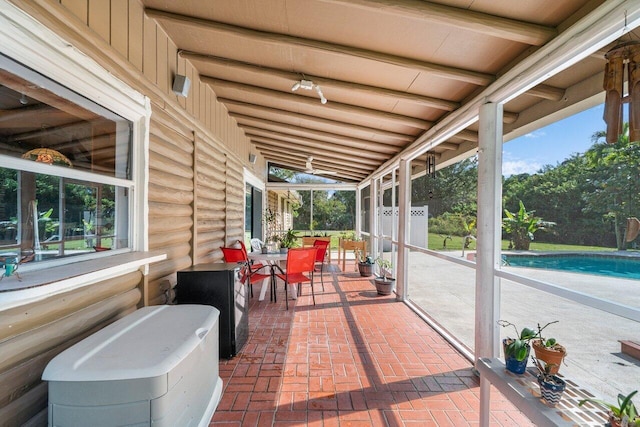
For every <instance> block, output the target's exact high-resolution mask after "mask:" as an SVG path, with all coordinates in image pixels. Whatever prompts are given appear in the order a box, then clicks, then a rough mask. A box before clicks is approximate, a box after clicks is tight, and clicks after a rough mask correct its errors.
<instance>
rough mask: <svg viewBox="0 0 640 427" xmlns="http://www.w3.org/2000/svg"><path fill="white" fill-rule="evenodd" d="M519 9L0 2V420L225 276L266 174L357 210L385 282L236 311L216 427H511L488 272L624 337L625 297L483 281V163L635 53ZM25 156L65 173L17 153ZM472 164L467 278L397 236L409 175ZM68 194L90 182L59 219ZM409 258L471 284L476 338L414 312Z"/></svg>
mask: <svg viewBox="0 0 640 427" xmlns="http://www.w3.org/2000/svg"><path fill="white" fill-rule="evenodd" d="M522 3H523V2H513V1H511V0H505V1H493V0H486V1H484V0H483V1H441V2H427V1H417V0H354V1H352V0H313V1H311V0H286V1H285V0H270V1H211V2H208V1H201V0H190V1H179V2H178V1H175V2H167V1H162V0H140V1H133V0H132V1H121V0H113V1H111V2H106V1H104V2H103V1H83V0H80V1H66V0H62V1H59V2H55V1H49V0H35V1H27V0H0V24H2V25H0V42H1V43H0V53H1V55H0V65H1V66H2V73H0V78H1V79H2V81H1V83H2V88H1V89H2V91H1V92H2V96H3V100H4V102H5V104H3V107H2V109H3V112H2V116H1V118H2V120H0V130H1V131H2V137H3V139H2V141H0V142H1V145H0V149H1V152H0V168H2V169H1V170H2V172H3V173H6V175H7V176H9V178H10V179H11V182H12V183H15V185H13V187H10V186H7V190H6V198H5V199H6V201H5V199H3V206H2V207H3V210H2V213H3V215H4V216H3V217H2V218H0V219H1V220H2V223H3V224H7V225H9V226H14V225H15V230H16V231H15V232H13V233H12V234H6V236H4V237H3V239H4V240H3V241H2V247H1V248H0V249H1V251H2V255H3V256H4V257H6V258H13V259H15V260H16V261H15V264H16V265H17V266H18V265H19V266H20V270H19V274H20V275H21V276H20V277H18V276H17V275H12V274H11V272H13V270H11V268H9V269H8V270H7V269H6V267H5V272H7V271H10V273H8V274H7V273H5V274H6V277H4V279H3V282H2V288H0V291H2V292H0V318H1V319H2V320H1V321H0V327H1V328H0V350H1V352H2V354H3V356H4V357H3V360H2V361H0V384H2V387H0V420H2V421H4V420H7V421H6V423H7V424H9V425H22V424H28V425H43V424H44V423H46V419H47V411H48V409H47V384H46V383H45V382H43V381H42V380H41V373H42V371H43V369H44V366H45V365H46V364H47V362H48V361H49V360H51V359H52V358H53V357H55V355H57V354H59V353H60V352H61V351H63V350H65V349H66V348H67V347H69V346H70V345H72V344H73V343H74V342H77V341H79V340H81V339H82V338H84V337H86V336H88V335H90V334H92V333H94V332H95V331H97V330H100V329H102V328H104V327H105V326H107V325H109V324H110V323H112V322H113V321H115V320H117V319H119V318H121V317H123V316H126V315H127V314H129V313H131V312H134V311H136V310H137V309H138V308H140V307H144V306H152V305H164V304H173V303H174V302H175V287H176V285H177V272H178V271H181V270H184V269H186V268H190V267H191V266H194V265H197V264H206V263H217V262H220V261H222V251H221V248H222V247H225V246H230V245H233V244H235V243H236V242H237V241H238V240H239V239H243V238H244V237H245V236H246V235H247V234H246V233H247V230H249V234H251V237H254V238H264V237H265V235H264V233H263V229H262V218H263V214H264V212H265V210H266V208H267V207H269V206H271V200H270V196H271V195H272V194H276V196H275V197H274V200H275V204H274V206H276V207H277V209H282V212H283V216H285V215H284V214H286V215H290V214H291V204H290V201H289V200H287V201H286V202H285V201H284V199H283V198H282V197H280V196H279V195H278V194H287V193H288V192H289V191H296V190H304V189H305V188H306V187H304V188H303V187H299V186H296V185H295V184H293V183H288V182H278V183H276V182H269V170H270V167H279V168H286V169H290V170H296V171H300V172H304V173H309V174H313V175H317V176H323V177H326V178H331V179H334V180H336V181H337V182H336V183H335V184H326V185H314V188H316V189H319V190H327V191H330V190H349V191H354V192H355V194H356V196H355V214H356V221H355V232H356V234H357V237H358V238H361V239H364V240H366V241H367V242H368V247H369V248H370V252H371V254H372V255H373V256H374V257H376V256H386V257H388V258H389V259H391V261H392V263H393V271H394V274H395V276H396V283H397V286H396V289H395V293H394V294H393V295H392V296H390V297H384V298H378V297H374V290H373V287H372V286H371V284H370V282H369V281H368V280H363V279H361V278H359V277H358V276H356V275H355V274H354V273H351V271H352V270H353V264H351V265H349V264H348V265H347V269H346V271H344V272H339V271H335V270H334V271H332V272H331V273H330V274H328V275H327V278H328V277H331V280H329V281H325V282H328V285H327V284H326V287H327V289H326V291H325V292H318V294H317V304H316V306H313V305H312V304H310V301H309V300H308V298H307V297H306V296H303V297H301V298H300V299H299V300H298V301H297V302H296V303H295V308H293V307H290V309H289V310H286V309H285V308H284V298H279V299H278V301H279V302H278V303H277V304H272V303H269V301H262V302H258V301H257V299H253V300H252V303H251V304H252V305H251V309H250V313H249V315H250V327H251V337H250V340H249V342H248V344H247V345H246V347H245V348H244V349H243V351H242V354H241V355H240V356H238V357H236V358H235V359H232V360H230V361H224V360H223V361H221V365H220V367H221V371H222V372H223V379H224V381H225V391H224V394H223V396H222V400H221V402H220V405H219V407H218V411H217V412H216V414H215V415H214V419H213V423H214V424H217V423H220V424H223V423H225V422H228V423H232V424H233V423H235V424H238V425H272V424H281V425H299V424H302V425H304V424H309V425H313V424H317V425H358V424H361V425H371V424H373V425H411V424H414V425H428V424H429V423H431V424H432V425H465V423H467V424H471V425H481V426H483V427H485V426H489V425H505V426H506V425H526V424H527V422H528V421H527V420H526V419H525V417H524V416H523V415H522V414H521V413H520V412H519V410H518V409H524V408H516V407H514V406H513V405H512V404H511V403H508V402H507V401H506V400H505V398H504V397H503V395H502V394H500V393H499V392H497V391H496V390H495V389H493V388H492V386H491V385H490V384H489V381H488V380H487V378H486V377H484V376H482V377H480V378H479V379H478V377H476V376H475V375H474V374H473V370H472V369H473V365H474V364H475V363H477V361H478V359H480V358H491V357H498V356H499V355H500V340H501V332H502V331H501V330H500V329H499V327H498V326H497V324H496V320H498V319H499V318H500V316H501V315H502V313H503V312H504V311H503V310H502V309H501V304H502V303H503V301H502V300H501V298H502V294H501V280H502V279H507V280H508V281H512V282H514V283H517V284H518V285H522V286H523V288H524V289H525V290H524V291H521V295H527V294H528V292H529V291H530V290H535V291H536V292H541V293H543V295H544V296H543V298H542V300H543V301H544V300H545V299H544V298H549V297H551V298H559V299H563V301H564V300H568V301H571V302H572V303H576V304H580V305H581V306H584V307H587V308H589V309H590V310H596V311H597V312H605V313H607V315H615V316H617V318H622V319H624V321H625V322H631V323H632V324H636V325H637V323H638V322H640V309H639V307H640V305H638V301H637V298H638V297H637V294H636V295H631V296H630V297H629V298H628V299H627V300H626V301H622V302H621V301H610V300H608V299H605V298H599V297H598V296H595V295H585V294H584V293H583V292H580V291H579V290H574V289H567V288H565V287H563V286H558V285H556V284H554V283H549V282H545V281H542V280H539V279H537V278H531V277H523V276H521V275H518V274H515V273H513V272H511V271H506V270H504V269H502V268H501V252H500V238H501V226H500V222H501V217H502V207H501V197H502V193H501V192H502V187H501V185H502V146H503V144H504V143H505V142H507V141H509V140H511V139H513V138H516V137H518V136H522V135H525V134H527V133H528V132H530V131H532V130H535V129H538V128H540V127H541V126H543V125H545V124H548V123H551V122H554V121H556V120H558V119H560V118H563V117H567V116H569V115H571V114H574V113H576V112H578V111H581V110H584V109H586V108H589V107H592V106H594V105H599V104H602V103H603V102H604V97H605V91H604V89H603V87H602V81H603V75H604V67H605V63H606V60H605V58H604V54H605V53H606V52H607V51H609V49H611V48H612V47H613V46H615V45H616V44H617V43H619V42H620V41H627V39H629V38H632V37H633V36H634V34H633V30H634V29H636V28H637V26H638V25H639V24H640V1H639V0H608V1H601V0H596V1H587V0H571V1H560V2H559V1H557V0H544V1H537V2H528V3H526V4H522ZM185 82H190V84H188V83H185ZM621 91H622V89H621ZM620 95H621V96H622V95H623V94H620ZM5 99H6V100H5ZM78 117H82V118H83V120H84V121H79V120H78ZM105 118H108V119H109V120H107V121H105V120H104V119H105ZM105 123H106V124H105ZM38 148H47V149H52V150H55V151H56V153H58V154H59V155H61V156H62V157H61V158H66V159H67V161H68V162H65V165H62V166H60V165H57V166H53V165H51V164H46V162H45V163H43V162H42V161H40V160H42V158H40V160H38V159H34V158H29V157H28V155H27V153H28V152H29V151H31V150H34V149H38ZM25 155H27V156H26V157H25ZM476 155H477V157H478V165H479V167H478V171H479V173H478V188H477V189H475V188H470V189H468V191H471V192H473V191H477V194H478V203H477V229H478V234H477V239H478V240H477V258H476V262H474V261H471V260H469V259H466V258H462V257H457V256H456V257H449V256H447V255H446V254H442V253H438V252H436V251H431V250H429V249H427V247H426V246H424V245H423V246H421V245H418V244H415V243H414V242H412V240H411V239H410V236H411V232H412V223H411V221H410V218H411V211H412V208H413V207H414V206H412V203H411V190H412V185H414V182H415V179H416V178H418V177H420V176H424V175H425V174H427V173H432V172H434V171H435V170H436V169H441V168H445V167H447V166H450V165H453V164H455V163H456V162H458V161H460V160H463V159H465V158H468V157H470V156H476ZM45 160H46V159H45ZM50 163H52V162H50ZM71 166H73V167H71ZM26 178H28V179H26ZM45 179H46V180H49V179H51V180H52V182H54V183H55V184H49V182H48V181H47V189H48V190H49V193H47V195H48V203H49V204H50V210H48V211H43V212H40V211H38V208H37V206H38V205H37V203H35V202H37V200H38V198H39V199H40V201H41V203H42V202H43V200H44V197H43V196H42V195H41V193H39V192H38V189H39V186H41V185H42V186H44V181H45ZM65 185H67V186H69V187H70V188H71V190H74V191H75V193H74V194H75V195H77V193H81V194H89V193H91V192H92V191H94V190H93V189H94V188H96V190H95V195H94V196H91V197H92V198H89V197H86V198H83V197H77V199H78V206H76V213H77V214H76V215H75V217H74V218H65V212H66V210H65V204H64V200H69V195H67V194H66V192H65V191H67V190H65ZM103 188H108V189H109V191H108V192H109V193H110V194H111V196H110V198H106V197H103V196H101V194H102V191H103ZM71 190H69V192H70V193H73V192H72V191H71ZM4 191H5V189H3V192H4ZM92 194H93V193H92ZM4 196H5V193H3V197H4ZM88 199H89V201H87V200H88ZM103 199H106V200H105V201H104V202H105V203H104V205H105V206H104V207H102V206H100V207H97V205H101V204H102V202H103ZM96 200H97V201H99V202H100V203H94V202H95V201H96ZM385 210H386V212H387V215H388V216H389V219H390V220H389V221H385V220H384V219H383V212H385ZM248 211H251V213H252V215H251V216H249V215H248V214H247V212H248ZM47 212H48V213H47ZM107 214H108V215H107ZM45 215H46V218H45V219H49V218H51V221H50V222H51V223H53V222H54V221H53V218H56V217H58V221H57V222H58V223H59V224H58V227H59V230H58V232H57V234H53V233H54V231H53V230H49V231H47V230H46V228H45V227H44V224H43V231H44V232H47V233H49V236H48V237H50V238H53V242H54V243H52V241H47V242H46V245H47V246H51V245H58V250H57V252H55V253H53V252H54V250H53V249H52V250H51V252H52V253H51V254H50V255H51V256H52V258H51V259H40V258H42V257H37V256H36V255H43V254H42V253H37V252H36V247H40V246H39V244H40V240H43V239H39V238H38V237H36V234H35V233H34V231H35V230H36V229H38V227H37V226H36V224H38V221H39V219H40V218H41V217H44V216H45ZM289 220H290V218H288V219H286V221H289ZM65 221H66V222H67V223H68V225H69V228H70V229H71V230H72V231H73V230H76V231H77V232H78V233H79V234H78V237H79V238H76V237H75V236H76V235H75V234H72V235H71V234H70V235H67V234H66V233H63V232H62V231H61V228H60V227H62V225H63V224H64V223H65ZM61 224H62V225H61ZM286 224H289V222H286ZM49 225H52V224H49ZM249 225H250V227H249ZM3 226H4V225H3ZM413 227H414V228H415V222H414V225H413ZM54 228H55V227H54ZM107 231H108V233H107ZM413 231H415V230H413ZM29 232H30V233H31V234H29ZM100 233H102V235H101V234H100ZM54 236H56V237H55V238H54ZM85 236H92V237H91V238H90V239H84V237H85ZM43 237H44V235H43ZM91 239H97V240H95V241H94V240H91ZM101 239H104V240H101ZM43 241H44V240H43ZM90 242H99V243H90ZM78 246H79V247H80V248H81V249H78ZM65 250H67V252H65ZM72 250H78V251H79V252H80V253H78V254H72V253H71V251H72ZM38 251H40V252H42V249H38ZM416 254H419V255H420V256H425V257H430V258H432V259H438V260H443V261H445V262H446V263H447V265H448V266H451V268H452V269H453V267H455V268H458V267H462V268H463V269H464V270H465V274H468V276H465V278H464V279H463V286H465V287H468V293H467V294H466V295H467V296H469V295H473V296H472V297H470V299H471V300H472V303H471V306H470V308H468V313H473V315H472V316H469V318H467V319H465V321H466V324H465V325H463V326H462V328H463V329H464V330H465V331H471V335H472V336H473V343H472V345H469V346H465V345H460V343H459V342H456V341H457V340H456V338H457V337H455V336H451V335H450V334H449V335H448V332H447V331H446V330H445V329H446V328H442V327H441V325H439V324H438V323H437V322H434V321H433V319H432V318H430V317H429V315H428V313H426V314H425V313H423V312H421V310H420V309H416V307H415V306H414V305H413V303H412V301H411V297H412V296H413V295H412V294H415V292H416V289H417V288H416V287H412V286H415V284H416V278H415V277H412V274H413V273H412V271H415V270H412V269H411V263H412V262H419V263H421V265H426V262H423V261H420V257H415V256H413V255H416ZM27 255H32V256H31V258H29V256H27ZM69 255H74V256H69ZM416 260H418V261H416ZM5 262H6V261H5ZM445 269H446V268H445ZM425 276H427V275H425ZM436 285H438V286H445V285H446V282H444V281H443V282H438V283H437V284H436ZM304 288H305V289H304V291H305V293H306V292H307V290H308V288H307V287H306V286H305V287H304ZM521 295H520V294H519V295H518V297H517V298H515V300H516V301H518V300H519V299H520V298H521ZM414 310H415V311H414ZM514 310H516V311H517V310H518V308H517V307H515V308H514ZM452 315H455V313H454V314H452ZM529 320H530V319H527V321H529ZM536 320H537V319H536ZM603 334H604V335H606V331H605V332H603ZM447 335H448V336H447ZM442 336H447V338H448V340H445V339H444V338H443V337H442ZM601 351H606V352H608V353H610V352H611V350H610V349H608V348H607V349H604V350H601ZM574 352H575V353H579V352H580V351H579V349H576V350H574ZM630 366H631V368H633V369H635V370H630V371H631V372H632V373H635V372H637V369H636V368H638V366H636V365H632V364H631V365H630ZM605 373H606V372H604V371H603V376H605V375H604V374H605ZM632 378H633V377H632ZM499 385H500V386H504V384H499ZM616 387H617V384H616V385H614V386H613V388H616ZM615 391H616V392H621V391H622V390H619V389H616V390H615ZM625 391H627V390H625ZM627 392H628V391H627ZM538 403H539V402H538ZM542 409H543V410H544V408H542Z"/></svg>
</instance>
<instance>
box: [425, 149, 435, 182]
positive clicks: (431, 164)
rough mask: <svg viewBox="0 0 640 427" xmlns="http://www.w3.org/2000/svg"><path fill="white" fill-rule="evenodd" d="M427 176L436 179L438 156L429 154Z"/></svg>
mask: <svg viewBox="0 0 640 427" xmlns="http://www.w3.org/2000/svg"><path fill="white" fill-rule="evenodd" d="M427 175H428V176H429V178H431V179H435V177H436V155H435V153H427Z"/></svg>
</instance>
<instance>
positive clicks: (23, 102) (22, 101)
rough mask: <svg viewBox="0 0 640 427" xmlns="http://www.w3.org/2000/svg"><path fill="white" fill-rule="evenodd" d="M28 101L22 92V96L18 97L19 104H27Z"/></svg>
mask: <svg viewBox="0 0 640 427" xmlns="http://www.w3.org/2000/svg"><path fill="white" fill-rule="evenodd" d="M28 103H29V100H28V99H27V95H25V94H24V93H23V94H22V96H21V97H20V104H22V105H27V104H28Z"/></svg>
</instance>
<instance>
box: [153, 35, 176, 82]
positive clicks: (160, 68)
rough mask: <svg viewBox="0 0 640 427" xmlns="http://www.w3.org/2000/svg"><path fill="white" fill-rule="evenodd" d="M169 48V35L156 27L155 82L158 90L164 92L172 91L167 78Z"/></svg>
mask: <svg viewBox="0 0 640 427" xmlns="http://www.w3.org/2000/svg"><path fill="white" fill-rule="evenodd" d="M168 49H169V36H167V33H165V32H164V30H163V29H162V27H160V26H158V27H156V84H157V85H158V87H159V88H160V90H161V91H162V92H164V93H166V94H169V93H173V92H172V91H171V86H170V85H169V80H170V79H171V78H172V77H171V76H170V75H169V67H168V65H167V59H168V58H167V55H168Z"/></svg>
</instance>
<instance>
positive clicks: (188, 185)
mask: <svg viewBox="0 0 640 427" xmlns="http://www.w3.org/2000/svg"><path fill="white" fill-rule="evenodd" d="M149 183H152V184H157V185H159V186H162V187H173V188H175V189H176V190H180V191H193V181H192V180H191V179H189V178H183V177H179V176H177V175H172V174H168V173H166V172H165V171H160V170H156V169H151V168H150V169H149Z"/></svg>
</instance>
